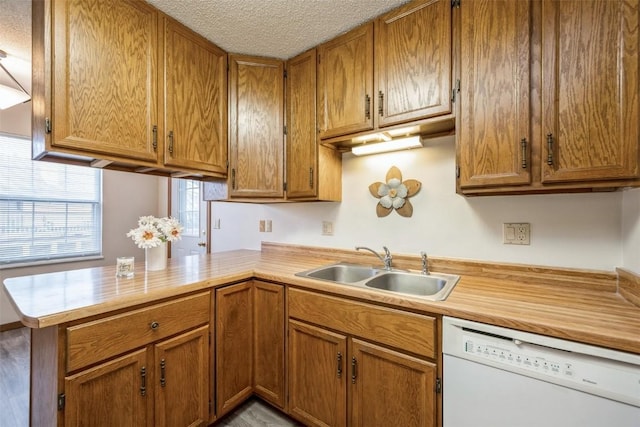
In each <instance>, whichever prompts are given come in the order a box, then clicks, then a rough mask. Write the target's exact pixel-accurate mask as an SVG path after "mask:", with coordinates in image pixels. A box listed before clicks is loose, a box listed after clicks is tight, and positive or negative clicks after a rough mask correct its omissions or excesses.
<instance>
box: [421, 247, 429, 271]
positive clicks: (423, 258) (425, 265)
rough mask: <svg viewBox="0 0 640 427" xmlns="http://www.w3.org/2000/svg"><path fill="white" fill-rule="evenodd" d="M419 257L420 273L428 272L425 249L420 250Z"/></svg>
mask: <svg viewBox="0 0 640 427" xmlns="http://www.w3.org/2000/svg"><path fill="white" fill-rule="evenodd" d="M420 257H422V274H429V259H428V258H427V253H426V252H425V251H420Z"/></svg>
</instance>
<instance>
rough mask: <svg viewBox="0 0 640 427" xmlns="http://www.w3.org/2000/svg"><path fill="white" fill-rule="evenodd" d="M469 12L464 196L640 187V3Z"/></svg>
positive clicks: (529, 5)
mask: <svg viewBox="0 0 640 427" xmlns="http://www.w3.org/2000/svg"><path fill="white" fill-rule="evenodd" d="M460 10H461V13H460V16H461V25H460V35H461V36H460V37H461V60H460V68H461V96H460V100H461V101H460V103H459V104H460V113H459V114H458V118H459V122H458V131H457V153H458V167H459V179H458V191H459V192H462V193H464V194H498V193H523V192H564V191H591V190H592V189H595V188H611V189H613V188H617V187H624V186H638V185H640V180H639V179H638V178H640V125H638V123H639V122H640V98H639V97H638V96H635V94H637V93H638V91H639V90H640V89H639V84H638V81H639V80H638V79H639V77H638V76H639V73H640V61H639V60H638V47H639V45H640V43H639V42H640V40H639V39H640V31H639V27H638V25H639V23H640V7H639V2H638V0H620V1H609V0H585V1H582V0H580V1H557V0H541V1H533V2H511V1H490V0H467V1H464V2H462V4H461V6H460ZM632 94H633V95H632Z"/></svg>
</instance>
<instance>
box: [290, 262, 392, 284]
mask: <svg viewBox="0 0 640 427" xmlns="http://www.w3.org/2000/svg"><path fill="white" fill-rule="evenodd" d="M378 273H380V270H378V269H376V268H373V267H367V266H364V265H356V264H346V263H339V264H332V265H327V266H324V267H319V268H315V269H313V270H308V271H303V272H302V273H297V274H296V276H303V277H311V278H313V279H321V280H328V281H330V282H338V283H353V282H359V281H361V280H365V279H368V278H370V277H373V276H375V275H376V274H378Z"/></svg>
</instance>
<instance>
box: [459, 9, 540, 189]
mask: <svg viewBox="0 0 640 427" xmlns="http://www.w3.org/2000/svg"><path fill="white" fill-rule="evenodd" d="M460 9H461V22H460V37H461V44H462V46H461V56H462V57H461V70H460V81H461V87H462V90H461V92H460V104H461V109H460V110H461V111H460V114H458V117H459V121H458V127H457V130H456V134H457V138H458V146H457V147H458V152H459V158H460V186H461V187H462V188H467V187H475V186H492V185H493V186H497V185H519V184H528V183H529V182H530V181H531V159H530V150H531V147H530V144H531V130H530V129H531V116H530V102H529V93H530V91H531V84H530V67H531V65H530V58H531V2H529V1H522V2H519V1H511V0H504V1H494V0H487V1H465V2H464V4H463V5H462V6H461V8H460ZM489 41H490V42H489Z"/></svg>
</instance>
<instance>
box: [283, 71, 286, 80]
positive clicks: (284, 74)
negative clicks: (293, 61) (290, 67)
mask: <svg viewBox="0 0 640 427" xmlns="http://www.w3.org/2000/svg"><path fill="white" fill-rule="evenodd" d="M283 74H284V78H285V79H286V78H287V70H284V73H283Z"/></svg>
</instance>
